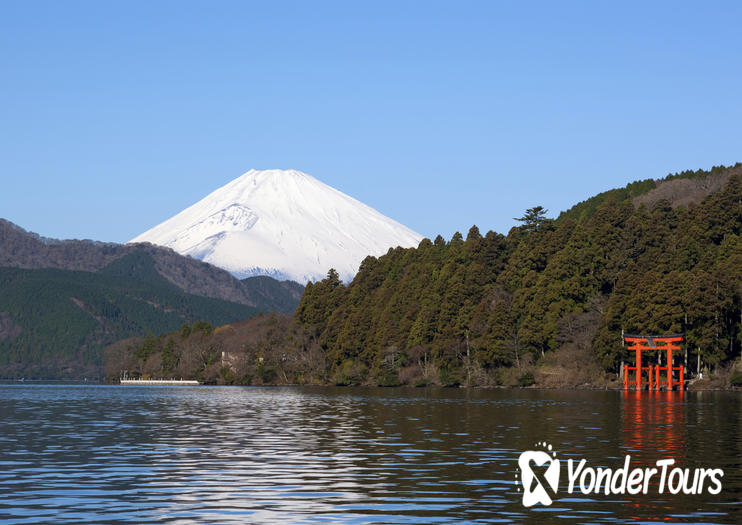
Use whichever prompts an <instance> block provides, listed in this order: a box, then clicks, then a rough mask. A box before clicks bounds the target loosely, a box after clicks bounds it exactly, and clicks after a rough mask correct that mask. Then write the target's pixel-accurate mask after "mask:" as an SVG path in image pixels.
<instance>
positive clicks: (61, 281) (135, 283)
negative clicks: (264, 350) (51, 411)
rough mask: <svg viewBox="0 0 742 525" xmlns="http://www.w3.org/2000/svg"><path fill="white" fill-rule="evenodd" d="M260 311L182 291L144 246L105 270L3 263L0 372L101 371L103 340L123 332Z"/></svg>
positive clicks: (55, 374)
mask: <svg viewBox="0 0 742 525" xmlns="http://www.w3.org/2000/svg"><path fill="white" fill-rule="evenodd" d="M257 313H258V310H257V309H256V308H254V307H252V306H247V305H243V304H238V303H232V302H228V301H223V300H221V299H214V298H210V297H201V296H197V295H192V294H188V293H185V292H183V291H182V290H180V289H178V288H177V287H176V286H175V285H173V284H172V283H170V282H169V281H167V280H166V279H165V278H164V277H162V276H161V275H160V274H159V272H158V271H157V269H156V267H155V261H154V260H153V259H152V257H151V256H150V255H149V254H147V253H145V252H133V253H130V254H129V255H125V256H123V257H121V258H120V259H116V260H115V261H113V262H112V263H110V264H109V265H108V266H106V267H104V268H103V269H101V270H100V271H98V272H84V271H70V270H57V269H36V270H26V269H19V268H0V378H20V377H27V378H74V379H81V378H83V377H89V378H98V377H100V374H101V365H102V353H103V348H104V346H106V345H107V344H110V343H112V342H114V341H116V340H118V339H121V338H124V337H129V336H143V335H145V334H146V333H147V332H152V333H161V332H166V331H169V330H175V329H176V328H178V327H179V326H181V324H183V322H189V323H190V322H194V321H196V320H199V319H202V320H208V321H210V322H211V323H214V324H224V323H229V322H233V321H237V320H243V319H248V318H250V317H252V316H254V315H256V314H257Z"/></svg>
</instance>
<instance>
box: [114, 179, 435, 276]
mask: <svg viewBox="0 0 742 525" xmlns="http://www.w3.org/2000/svg"><path fill="white" fill-rule="evenodd" d="M421 239H422V236H421V235H419V234H418V233H415V232H414V231H412V230H410V229H409V228H407V227H405V226H403V225H401V224H399V223H398V222H395V221H393V220H392V219H390V218H388V217H385V216H384V215H382V214H381V213H379V212H378V211H376V210H374V209H373V208H371V207H369V206H366V205H365V204H363V203H361V202H359V201H357V200H356V199H354V198H352V197H349V196H348V195H345V194H344V193H342V192H340V191H338V190H336V189H334V188H332V187H330V186H328V185H326V184H324V183H322V182H320V181H319V180H317V179H315V178H314V177H312V176H311V175H308V174H306V173H303V172H301V171H296V170H250V171H248V172H247V173H245V174H244V175H242V176H240V177H238V178H236V179H234V180H233V181H232V182H230V183H228V184H226V185H224V186H222V187H221V188H219V189H217V190H216V191H214V192H212V193H211V194H209V195H207V196H206V197H205V198H203V199H202V200H200V201H199V202H197V203H196V204H194V205H193V206H190V207H189V208H186V209H185V210H183V211H182V212H180V213H178V214H177V215H175V216H173V217H172V218H170V219H168V220H166V221H165V222H163V223H161V224H159V225H158V226H155V227H154V228H152V229H151V230H149V231H147V232H145V233H143V234H141V235H139V236H138V237H136V238H134V239H132V240H131V241H129V242H151V243H153V244H159V245H162V246H168V247H170V248H172V249H173V250H175V251H177V252H178V253H181V254H183V255H191V256H192V257H195V258H198V259H201V260H204V261H206V262H209V263H211V264H214V265H216V266H220V267H222V268H224V269H226V270H228V271H230V272H232V273H233V274H234V275H236V276H237V277H240V278H244V277H249V276H251V275H271V276H273V277H276V278H280V279H292V280H295V281H298V282H302V283H303V282H306V281H308V280H317V279H322V278H323V277H324V276H325V275H326V274H327V270H328V269H329V268H335V269H336V270H337V271H338V273H339V274H340V277H341V278H342V279H343V280H350V279H351V278H352V277H353V275H355V273H356V271H357V270H358V265H359V264H360V263H361V261H362V260H363V259H364V258H365V257H366V256H367V255H374V256H378V255H382V254H383V253H386V251H387V250H388V249H389V248H393V247H396V246H403V247H411V246H417V245H418V243H419V242H420V240H421Z"/></svg>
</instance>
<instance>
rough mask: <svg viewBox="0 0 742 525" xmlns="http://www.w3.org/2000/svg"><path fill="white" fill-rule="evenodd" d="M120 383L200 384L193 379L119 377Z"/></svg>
mask: <svg viewBox="0 0 742 525" xmlns="http://www.w3.org/2000/svg"><path fill="white" fill-rule="evenodd" d="M121 384H122V385H178V386H195V385H200V384H201V383H199V382H198V381H196V380H195V379H121Z"/></svg>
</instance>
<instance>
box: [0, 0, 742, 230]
mask: <svg viewBox="0 0 742 525" xmlns="http://www.w3.org/2000/svg"><path fill="white" fill-rule="evenodd" d="M740 6H742V3H740V2H728V3H724V2H694V3H688V4H685V3H682V2H667V3H663V2H638V3H629V2H613V3H608V2H543V3H541V2H494V1H488V2H467V1H463V2H462V1H451V2H429V1H426V2H422V1H421V2H401V1H398V0H397V1H394V2H388V3H386V2H380V1H373V2H366V3H365V4H364V5H362V4H361V3H360V2H338V3H329V2H319V1H318V2H295V3H294V2H278V1H277V2H234V3H231V2H222V1H214V2H210V1H203V2H185V1H183V0H178V1H173V2H164V1H156V2H152V1H147V2H134V1H125V2H124V1H121V2H102V1H94V2H80V1H65V2H58V1H52V2H38V1H25V0H24V1H19V2H12V1H7V0H5V1H2V2H0V217H4V218H7V219H9V220H11V221H13V222H16V223H18V224H19V225H21V226H23V227H24V228H26V229H29V230H32V231H36V232H39V233H41V234H43V235H47V236H51V237H60V238H93V239H99V240H108V241H126V240H128V239H130V238H132V237H134V236H135V235H137V234H139V233H141V232H142V231H144V230H147V229H149V228H150V227H152V226H154V225H155V224H157V223H159V222H161V221H162V220H164V219H166V218H168V217H170V216H171V215H173V214H175V213H176V212H178V211H180V210H181V209H183V208H185V207H186V206H189V205H191V204H192V203H194V202H196V201H197V200H199V199H200V198H202V197H203V196H205V195H206V194H207V193H209V192H210V191H212V190H214V189H216V188H217V187H219V186H221V185H223V184H225V183H227V182H228V181H230V180H231V179H233V178H235V177H237V176H239V175H240V174H242V173H243V172H245V171H247V170H248V169H251V168H258V169H265V168H296V169H300V170H303V171H306V172H308V173H310V174H312V175H314V176H315V177H317V178H319V179H320V180H322V181H324V182H326V183H327V184H330V185H331V186H334V187H336V188H338V189H340V190H341V191H343V192H345V193H348V194H350V195H351V196H353V197H355V198H357V199H359V200H361V201H363V202H365V203H367V204H369V205H370V206H373V207H375V208H376V209H378V210H379V211H381V212H382V213H384V214H386V215H389V216H390V217H392V218H394V219H396V220H398V221H400V222H402V223H403V224H406V225H407V226H409V227H411V228H413V229H415V230H417V231H418V232H420V233H421V234H423V235H425V236H429V237H433V236H435V235H436V234H438V233H441V234H443V235H444V236H445V237H446V238H450V236H451V235H452V234H453V232H454V231H456V230H460V231H462V232H463V233H464V234H465V233H466V231H467V230H468V228H469V227H470V226H471V225H472V224H477V225H478V226H479V227H480V229H481V230H482V231H483V232H484V231H486V230H488V229H494V230H496V231H501V232H504V233H505V232H507V230H508V229H509V228H510V227H511V226H512V225H513V224H514V221H513V220H512V217H516V216H520V215H521V214H522V212H523V210H524V209H525V208H528V207H531V206H534V205H543V206H545V207H546V208H548V209H549V210H551V212H552V213H551V215H556V214H557V213H558V212H559V211H561V210H563V209H566V208H568V207H569V206H571V205H572V204H574V203H576V202H578V201H580V200H583V199H585V198H587V197H589V196H591V195H593V194H595V193H597V192H599V191H602V190H606V189H609V188H612V187H618V186H623V185H625V184H626V183H627V182H630V181H632V180H636V179H644V178H649V177H653V178H657V177H662V176H664V175H666V174H667V173H668V172H671V171H672V172H674V171H678V170H684V169H688V168H693V169H696V168H701V167H703V168H709V167H711V166H712V165H716V164H731V163H734V162H736V161H740V160H742V125H741V124H742V118H741V117H742V38H740V34H739V22H740V20H742V7H740Z"/></svg>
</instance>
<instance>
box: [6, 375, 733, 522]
mask: <svg viewBox="0 0 742 525" xmlns="http://www.w3.org/2000/svg"><path fill="white" fill-rule="evenodd" d="M741 409H742V396H741V395H740V394H739V393H733V392H700V393H677V392H676V393H656V394H651V393H648V392H642V393H633V392H631V393H628V394H625V393H624V392H613V391H610V392H608V391H606V392H604V391H539V390H494V391H483V390H460V389H436V390H427V389H371V388H368V389H366V388H313V387H296V388H293V387H292V388H232V387H224V388H221V387H190V388H187V387H186V388H180V387H122V386H78V385H66V386H59V385H25V384H24V385H21V384H15V385H0V522H3V523H39V522H54V523H60V522H63V523H64V522H66V523H104V522H105V523H116V522H122V523H160V522H169V523H274V522H293V523H455V522H458V523H470V522H482V523H490V522H503V523H513V522H516V523H518V522H527V523H530V522H533V523H543V522H558V523H575V522H576V523H583V522H585V523H624V522H626V521H639V522H657V521H668V522H691V523H699V522H700V523H742V504H741V503H740V500H741V499H742V469H741V468H740V467H741V466H742V433H741V431H742V428H741V427H742V412H741ZM542 441H545V442H547V443H549V444H551V445H552V446H553V450H554V451H555V452H556V453H557V454H558V458H559V459H560V460H561V461H562V464H563V466H562V471H563V472H562V475H561V478H560V483H559V491H558V493H557V495H556V497H555V500H554V503H553V504H552V505H551V506H542V505H537V506H534V507H531V508H525V507H524V506H523V505H522V502H521V498H522V492H519V491H518V488H520V486H519V485H517V484H516V482H515V480H516V475H517V474H518V457H519V455H520V454H521V452H523V451H525V450H529V449H534V446H535V444H536V443H537V442H542ZM627 454H630V455H631V456H632V467H633V466H634V465H635V464H636V466H642V467H644V466H654V462H655V461H656V460H658V459H663V458H674V459H675V460H676V463H677V466H681V467H687V468H690V469H691V470H692V469H694V468H696V467H703V468H721V469H723V470H724V477H723V478H722V483H723V489H722V491H721V493H720V494H718V495H715V496H714V495H710V494H708V493H704V494H702V495H682V494H678V495H672V494H669V493H667V492H665V494H658V492H657V487H656V486H655V487H653V488H650V493H649V494H647V495H644V494H638V495H635V496H629V495H617V496H614V495H611V496H605V495H604V494H602V493H601V494H599V495H589V496H585V495H583V494H582V493H580V492H578V493H577V494H567V493H566V490H567V475H566V464H565V463H566V461H564V460H567V459H569V458H575V459H579V458H585V459H587V461H588V464H589V465H590V466H593V467H599V466H603V467H611V468H617V467H620V466H622V464H623V460H624V457H625V455H627Z"/></svg>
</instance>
